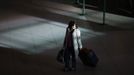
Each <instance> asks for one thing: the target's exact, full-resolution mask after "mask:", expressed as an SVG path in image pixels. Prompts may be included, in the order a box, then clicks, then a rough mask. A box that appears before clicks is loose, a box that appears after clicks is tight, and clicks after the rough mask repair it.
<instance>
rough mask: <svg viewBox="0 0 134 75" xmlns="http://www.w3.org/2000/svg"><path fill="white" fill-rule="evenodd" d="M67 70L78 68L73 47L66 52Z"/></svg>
mask: <svg viewBox="0 0 134 75" xmlns="http://www.w3.org/2000/svg"><path fill="white" fill-rule="evenodd" d="M64 62H65V68H76V56H75V50H74V48H73V47H71V48H67V49H66V50H65V52H64Z"/></svg>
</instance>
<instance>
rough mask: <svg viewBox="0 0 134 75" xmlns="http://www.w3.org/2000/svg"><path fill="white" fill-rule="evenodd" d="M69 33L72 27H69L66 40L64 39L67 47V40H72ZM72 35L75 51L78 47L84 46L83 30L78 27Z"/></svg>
mask: <svg viewBox="0 0 134 75" xmlns="http://www.w3.org/2000/svg"><path fill="white" fill-rule="evenodd" d="M69 34H71V33H70V29H69V28H67V30H66V35H65V40H64V47H65V48H66V46H67V41H71V40H69ZM72 37H73V46H74V49H75V51H78V48H80V49H81V48H82V43H81V32H80V30H79V29H78V28H77V29H75V30H74V31H73V33H72Z"/></svg>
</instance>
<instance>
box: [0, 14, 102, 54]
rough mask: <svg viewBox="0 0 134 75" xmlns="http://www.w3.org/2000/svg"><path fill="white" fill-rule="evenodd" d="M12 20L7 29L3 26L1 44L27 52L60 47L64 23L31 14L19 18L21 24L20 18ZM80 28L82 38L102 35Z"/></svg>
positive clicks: (0, 36) (0, 35) (63, 34)
mask: <svg viewBox="0 0 134 75" xmlns="http://www.w3.org/2000/svg"><path fill="white" fill-rule="evenodd" d="M18 16H19V15H18ZM25 16H26V15H25ZM27 18H29V19H27ZM26 19H27V21H26ZM23 20H24V21H23ZM12 21H13V23H14V24H15V26H13V25H12V28H8V29H7V30H6V28H5V30H6V31H4V29H3V31H2V32H1V33H0V38H1V39H0V45H1V46H5V47H9V48H17V49H22V50H24V52H28V53H40V52H42V51H44V49H53V48H61V47H62V44H63V40H64V36H65V31H66V30H65V29H66V27H67V25H66V24H63V23H59V22H54V21H50V20H45V19H39V18H36V17H31V16H26V18H23V19H22V18H21V21H22V22H25V24H24V23H22V24H21V26H20V25H18V24H20V23H21V22H20V19H17V20H12ZM10 24H11V23H10ZM7 25H8V23H7ZM5 26H6V23H5ZM80 30H81V31H82V40H84V39H89V38H91V37H97V36H100V35H103V33H100V32H94V31H92V30H89V29H85V28H80ZM22 52H23V51H22Z"/></svg>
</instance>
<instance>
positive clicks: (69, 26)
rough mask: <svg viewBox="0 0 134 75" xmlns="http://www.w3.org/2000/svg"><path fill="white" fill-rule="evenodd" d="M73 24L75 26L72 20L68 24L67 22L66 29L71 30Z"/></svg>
mask: <svg viewBox="0 0 134 75" xmlns="http://www.w3.org/2000/svg"><path fill="white" fill-rule="evenodd" d="M74 24H75V21H73V20H72V21H70V22H69V24H68V28H70V29H71V28H72V26H74ZM76 28H78V26H77V25H76Z"/></svg>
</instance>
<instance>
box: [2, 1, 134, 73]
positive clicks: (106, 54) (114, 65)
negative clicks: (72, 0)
mask: <svg viewBox="0 0 134 75" xmlns="http://www.w3.org/2000/svg"><path fill="white" fill-rule="evenodd" d="M16 5H17V6H18V7H15V6H16ZM60 7H61V8H60ZM65 8H66V9H65ZM88 11H90V12H93V13H92V15H89V14H88V16H86V15H84V16H82V15H79V13H81V9H80V8H77V7H74V6H71V5H67V4H60V3H57V2H50V1H42V0H41V1H38V2H37V1H36V0H35V2H33V3H32V4H29V3H27V4H23V3H22V2H20V4H19V3H18V4H15V5H14V6H12V7H11V8H10V9H3V10H1V12H0V50H1V52H0V60H1V62H0V66H1V67H0V74H1V75H31V74H32V75H49V74H58V75H67V74H70V75H75V74H76V75H89V74H92V75H133V74H134V72H133V70H134V64H133V63H134V50H133V49H134V46H133V45H134V39H133V38H134V35H133V34H134V30H133V27H134V26H133V22H134V21H133V18H130V17H125V16H120V15H113V14H108V13H107V15H110V17H107V18H110V20H111V21H110V20H109V22H108V20H107V25H101V22H102V21H101V18H99V16H98V18H97V17H95V16H97V15H99V14H102V13H101V12H97V11H94V10H89V9H88ZM90 14H91V13H90ZM117 16H118V17H117ZM91 17H92V18H93V19H92V20H91ZM112 17H114V18H113V20H112ZM95 18H96V19H95ZM97 19H98V20H97ZM69 20H75V21H76V22H77V23H78V25H79V28H80V30H81V35H82V44H83V47H86V48H88V49H93V50H94V51H95V53H96V55H97V56H98V57H99V63H98V65H97V67H95V68H92V67H88V66H85V65H83V63H82V62H81V60H80V59H79V58H78V57H77V71H76V72H67V73H66V72H63V71H62V68H63V67H64V65H63V64H60V63H58V62H57V61H56V55H57V53H58V51H59V50H60V49H61V48H62V45H63V40H64V36H65V29H66V27H67V24H68V21H69ZM110 22H111V23H112V24H111V23H110ZM77 53H78V52H77Z"/></svg>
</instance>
